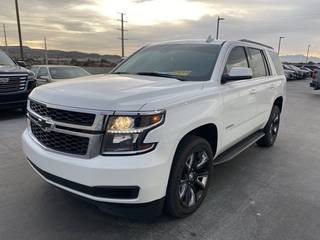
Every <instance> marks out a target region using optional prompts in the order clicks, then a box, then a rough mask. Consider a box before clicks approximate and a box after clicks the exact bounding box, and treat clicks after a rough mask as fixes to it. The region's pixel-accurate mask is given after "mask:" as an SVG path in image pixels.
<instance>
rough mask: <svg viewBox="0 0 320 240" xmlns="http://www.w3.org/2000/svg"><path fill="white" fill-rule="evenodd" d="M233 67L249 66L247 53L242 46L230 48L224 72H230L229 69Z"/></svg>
mask: <svg viewBox="0 0 320 240" xmlns="http://www.w3.org/2000/svg"><path fill="white" fill-rule="evenodd" d="M233 67H249V65H248V60H247V55H246V52H245V49H244V48H243V47H235V48H234V49H232V50H231V52H230V55H229V57H228V60H227V64H226V67H225V69H224V74H228V73H230V70H231V68H233Z"/></svg>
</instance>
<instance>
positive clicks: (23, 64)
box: [17, 61, 27, 67]
mask: <svg viewBox="0 0 320 240" xmlns="http://www.w3.org/2000/svg"><path fill="white" fill-rule="evenodd" d="M17 63H18V65H19V66H20V67H26V66H27V64H26V63H25V62H24V61H17Z"/></svg>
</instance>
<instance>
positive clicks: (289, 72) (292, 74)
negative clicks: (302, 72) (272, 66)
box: [283, 69, 297, 80]
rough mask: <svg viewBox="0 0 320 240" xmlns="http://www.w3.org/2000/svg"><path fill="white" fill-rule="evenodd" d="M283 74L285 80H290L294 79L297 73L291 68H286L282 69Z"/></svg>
mask: <svg viewBox="0 0 320 240" xmlns="http://www.w3.org/2000/svg"><path fill="white" fill-rule="evenodd" d="M283 71H284V74H285V76H286V78H287V80H292V79H296V78H297V74H296V72H295V71H293V70H288V69H283Z"/></svg>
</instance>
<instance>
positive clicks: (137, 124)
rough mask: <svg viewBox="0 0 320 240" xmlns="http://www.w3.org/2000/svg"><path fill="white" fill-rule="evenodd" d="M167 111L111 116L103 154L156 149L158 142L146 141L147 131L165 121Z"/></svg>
mask: <svg viewBox="0 0 320 240" xmlns="http://www.w3.org/2000/svg"><path fill="white" fill-rule="evenodd" d="M164 115H165V111H163V110H161V111H154V112H140V113H130V114H118V113H116V114H115V115H114V116H110V117H109V119H108V123H107V129H106V133H105V136H104V139H103V143H102V149H101V153H102V154H104V155H105V154H139V153H143V152H146V151H150V150H152V149H154V147H155V145H156V143H144V142H143V141H144V139H145V137H146V135H147V133H148V132H149V131H150V130H152V129H154V128H156V127H158V126H160V125H161V124H162V123H163V122H164Z"/></svg>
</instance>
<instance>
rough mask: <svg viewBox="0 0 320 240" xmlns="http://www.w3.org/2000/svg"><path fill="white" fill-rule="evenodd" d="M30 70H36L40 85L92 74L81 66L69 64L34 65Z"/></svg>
mask: <svg viewBox="0 0 320 240" xmlns="http://www.w3.org/2000/svg"><path fill="white" fill-rule="evenodd" d="M29 70H31V71H32V72H34V74H35V76H36V80H37V85H38V86H39V85H43V84H46V83H51V82H57V81H61V80H66V79H71V78H78V77H84V76H89V75H91V74H90V73H88V72H87V71H86V70H84V69H83V68H81V67H77V66H67V65H32V66H30V68H29Z"/></svg>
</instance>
